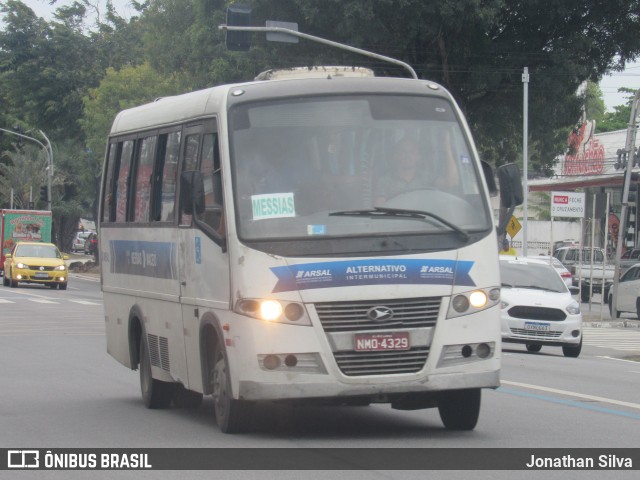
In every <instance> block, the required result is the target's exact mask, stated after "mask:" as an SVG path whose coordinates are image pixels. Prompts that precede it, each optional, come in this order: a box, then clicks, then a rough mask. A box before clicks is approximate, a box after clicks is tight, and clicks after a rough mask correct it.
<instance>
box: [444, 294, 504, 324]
mask: <svg viewBox="0 0 640 480" xmlns="http://www.w3.org/2000/svg"><path fill="white" fill-rule="evenodd" d="M499 302H500V289H499V288H497V287H489V288H480V289H477V290H472V291H469V292H463V293H457V294H455V295H454V296H453V297H452V298H451V302H450V303H449V311H448V312H447V318H454V317H461V316H462V315H470V314H472V313H475V312H479V311H481V310H485V309H487V308H491V307H493V306H495V305H497V304H498V303H499Z"/></svg>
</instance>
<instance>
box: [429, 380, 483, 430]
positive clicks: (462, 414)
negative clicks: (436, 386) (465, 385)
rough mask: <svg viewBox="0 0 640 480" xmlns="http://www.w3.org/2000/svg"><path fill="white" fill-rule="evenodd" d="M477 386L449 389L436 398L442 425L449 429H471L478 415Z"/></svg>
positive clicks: (479, 395) (478, 393)
mask: <svg viewBox="0 0 640 480" xmlns="http://www.w3.org/2000/svg"><path fill="white" fill-rule="evenodd" d="M480 398H481V393H480V389H479V388H470V389H465V390H450V391H448V392H442V393H441V394H440V396H439V398H438V411H439V412H440V419H441V420H442V423H443V424H444V426H445V427H446V428H447V429H449V430H473V429H474V428H475V426H476V424H477V423H478V417H479V416H480Z"/></svg>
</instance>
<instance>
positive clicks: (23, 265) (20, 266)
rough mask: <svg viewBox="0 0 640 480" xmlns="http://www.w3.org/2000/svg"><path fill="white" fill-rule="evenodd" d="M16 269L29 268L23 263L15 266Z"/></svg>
mask: <svg viewBox="0 0 640 480" xmlns="http://www.w3.org/2000/svg"><path fill="white" fill-rule="evenodd" d="M16 268H29V267H28V266H26V265H25V264H24V263H22V262H19V263H17V264H16Z"/></svg>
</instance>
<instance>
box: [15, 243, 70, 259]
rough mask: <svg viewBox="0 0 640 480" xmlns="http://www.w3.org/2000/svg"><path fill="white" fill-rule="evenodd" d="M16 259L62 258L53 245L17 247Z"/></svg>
mask: <svg viewBox="0 0 640 480" xmlns="http://www.w3.org/2000/svg"><path fill="white" fill-rule="evenodd" d="M15 256H16V257H33V258H62V257H61V256H60V252H59V251H58V249H57V248H56V247H55V246H53V245H18V246H17V247H16V253H15Z"/></svg>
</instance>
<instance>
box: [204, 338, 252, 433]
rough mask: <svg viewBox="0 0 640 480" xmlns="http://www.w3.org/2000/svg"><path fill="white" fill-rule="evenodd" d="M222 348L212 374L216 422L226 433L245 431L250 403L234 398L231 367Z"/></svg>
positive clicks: (217, 354)
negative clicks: (230, 374)
mask: <svg viewBox="0 0 640 480" xmlns="http://www.w3.org/2000/svg"><path fill="white" fill-rule="evenodd" d="M222 348H223V347H221V348H218V351H217V352H216V357H215V364H214V366H213V375H212V381H213V404H214V409H215V415H216V423H217V424H218V427H219V428H220V430H221V431H222V432H224V433H238V432H241V431H244V430H245V428H246V426H247V424H248V423H249V418H250V416H251V415H250V411H249V408H250V405H249V404H248V403H247V402H244V401H242V400H235V399H234V398H233V394H232V392H231V379H230V378H229V367H228V365H227V360H226V358H225V356H224V353H223V352H222Z"/></svg>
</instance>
